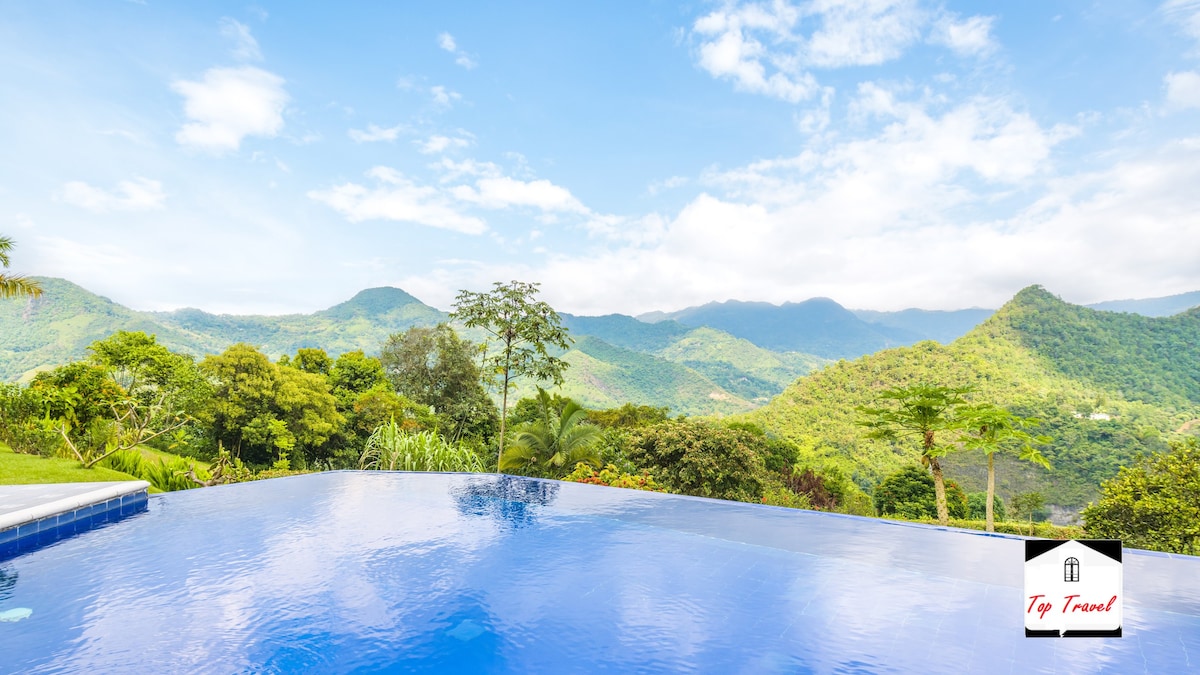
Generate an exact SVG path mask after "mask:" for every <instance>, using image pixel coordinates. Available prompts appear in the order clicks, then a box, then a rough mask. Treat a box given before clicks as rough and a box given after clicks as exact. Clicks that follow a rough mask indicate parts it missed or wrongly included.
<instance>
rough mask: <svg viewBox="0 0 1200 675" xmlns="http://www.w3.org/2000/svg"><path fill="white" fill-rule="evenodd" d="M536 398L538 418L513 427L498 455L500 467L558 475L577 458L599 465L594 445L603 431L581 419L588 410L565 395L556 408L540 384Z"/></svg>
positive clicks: (574, 462)
mask: <svg viewBox="0 0 1200 675" xmlns="http://www.w3.org/2000/svg"><path fill="white" fill-rule="evenodd" d="M537 401H538V412H539V415H540V417H539V419H536V420H534V421H533V422H528V423H526V424H522V425H521V426H519V427H517V428H515V429H513V430H512V440H511V442H510V443H509V445H508V446H507V447H506V448H505V449H504V454H503V455H501V456H500V470H501V471H531V470H533V471H539V472H541V473H542V474H544V475H550V476H560V475H562V474H565V473H566V472H568V471H570V470H571V469H572V468H574V466H575V465H576V464H578V463H579V462H587V463H589V464H592V465H593V466H600V456H599V455H598V454H597V452H596V445H597V444H598V443H599V442H600V440H601V438H603V434H602V432H601V430H600V428H599V427H596V426H593V425H591V424H584V423H583V422H584V418H585V416H586V415H587V411H585V410H584V409H583V408H582V407H580V406H579V404H578V403H576V402H574V401H572V400H570V399H568V400H567V403H566V405H565V406H563V409H562V412H559V411H558V410H556V409H555V406H554V404H553V402H552V401H551V400H550V394H548V393H547V392H546V390H545V389H542V388H541V387H538V395H537Z"/></svg>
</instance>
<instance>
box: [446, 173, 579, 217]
mask: <svg viewBox="0 0 1200 675" xmlns="http://www.w3.org/2000/svg"><path fill="white" fill-rule="evenodd" d="M450 192H451V194H453V195H454V197H455V198H456V199H458V200H460V201H464V202H469V203H472V204H478V205H479V206H482V207H484V208H489V209H503V208H508V207H510V206H532V207H535V208H539V209H541V210H543V211H562V212H571V213H587V212H588V210H587V208H586V207H585V206H584V205H583V204H581V203H580V202H579V200H578V199H576V198H575V197H574V196H573V195H572V194H571V192H570V191H569V190H567V189H566V188H564V187H560V186H558V185H555V184H553V183H551V182H550V181H548V180H534V181H522V180H517V179H515V178H509V177H507V176H499V177H492V178H481V179H479V180H478V181H476V182H475V186H474V187H471V186H469V185H459V186H456V187H454V188H452V189H451V191H450Z"/></svg>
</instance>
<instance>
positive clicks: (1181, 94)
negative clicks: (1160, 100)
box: [1163, 71, 1200, 109]
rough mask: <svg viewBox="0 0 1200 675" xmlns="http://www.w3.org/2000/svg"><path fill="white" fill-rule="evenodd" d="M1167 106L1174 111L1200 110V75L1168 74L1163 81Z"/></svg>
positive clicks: (1194, 73) (1185, 73) (1189, 73)
mask: <svg viewBox="0 0 1200 675" xmlns="http://www.w3.org/2000/svg"><path fill="white" fill-rule="evenodd" d="M1163 82H1164V84H1165V85H1166V88H1167V106H1168V107H1170V108H1174V109H1183V108H1200V73H1198V72H1195V71H1185V72H1182V73H1169V74H1168V75H1167V76H1166V77H1165V78H1164V79H1163Z"/></svg>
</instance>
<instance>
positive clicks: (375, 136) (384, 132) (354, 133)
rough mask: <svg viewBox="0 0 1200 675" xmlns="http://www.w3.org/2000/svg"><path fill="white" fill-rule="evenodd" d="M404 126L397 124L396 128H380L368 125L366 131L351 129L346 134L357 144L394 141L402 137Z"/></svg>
mask: <svg viewBox="0 0 1200 675" xmlns="http://www.w3.org/2000/svg"><path fill="white" fill-rule="evenodd" d="M404 129H405V127H404V125H403V124H397V125H396V126H394V127H387V128H384V127H380V126H378V125H376V124H368V125H367V128H366V130H363V129H351V130H349V131H348V132H346V133H347V134H348V135H349V136H350V138H351V140H353V141H354V142H355V143H372V142H376V141H388V142H391V141H394V140H396V139H397V138H398V137H399V136H400V132H402V131H404Z"/></svg>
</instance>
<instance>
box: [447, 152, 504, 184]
mask: <svg viewBox="0 0 1200 675" xmlns="http://www.w3.org/2000/svg"><path fill="white" fill-rule="evenodd" d="M430 166H431V167H432V168H434V169H436V170H437V171H438V172H440V173H441V177H440V178H439V182H442V183H451V182H454V181H456V180H459V179H461V178H462V177H464V176H503V175H504V171H502V170H501V169H500V167H499V166H497V165H496V164H493V163H492V162H480V161H478V160H474V159H464V160H462V161H461V162H456V161H454V160H453V159H450V158H449V157H443V158H442V159H441V161H439V162H436V163H434V164H431V165H430Z"/></svg>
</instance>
